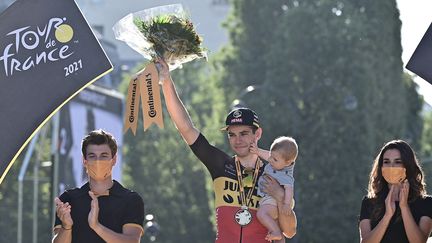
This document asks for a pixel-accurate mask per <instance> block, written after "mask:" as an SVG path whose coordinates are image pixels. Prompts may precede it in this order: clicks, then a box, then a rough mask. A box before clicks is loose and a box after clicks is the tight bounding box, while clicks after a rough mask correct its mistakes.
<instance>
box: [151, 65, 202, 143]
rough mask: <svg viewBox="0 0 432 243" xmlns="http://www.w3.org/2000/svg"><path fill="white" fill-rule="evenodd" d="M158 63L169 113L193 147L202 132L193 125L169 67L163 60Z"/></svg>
mask: <svg viewBox="0 0 432 243" xmlns="http://www.w3.org/2000/svg"><path fill="white" fill-rule="evenodd" d="M157 63H158V64H159V65H158V69H159V79H160V81H161V82H162V92H163V94H164V97H165V103H166V106H167V109H168V113H169V114H170V116H171V120H172V121H173V122H174V124H175V126H176V128H177V130H178V131H179V133H180V134H181V136H182V137H183V139H184V140H185V141H186V143H187V144H188V145H191V144H193V143H194V142H195V141H196V139H197V138H198V136H199V134H200V131H199V130H198V129H196V128H195V126H194V125H193V123H192V120H191V118H190V116H189V114H188V112H187V110H186V108H185V106H184V105H183V103H182V101H181V100H180V98H179V96H178V93H177V90H176V88H175V85H174V82H173V80H172V79H171V75H170V73H169V69H168V65H167V64H166V63H165V61H163V60H161V59H159V60H158V61H157Z"/></svg>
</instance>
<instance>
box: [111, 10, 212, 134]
mask: <svg viewBox="0 0 432 243" xmlns="http://www.w3.org/2000/svg"><path fill="white" fill-rule="evenodd" d="M113 31H114V36H115V37H116V39H118V40H121V41H124V42H126V44H128V45H129V46H130V47H131V48H132V49H134V50H135V51H137V52H138V53H140V54H141V55H142V56H143V57H144V58H146V59H148V60H149V62H148V64H147V65H146V66H145V68H144V69H143V70H141V71H140V72H138V73H136V74H135V75H134V77H133V78H132V79H131V80H130V82H129V88H128V95H127V98H126V107H125V114H124V129H123V131H124V133H126V132H127V131H128V130H131V131H132V133H133V134H134V135H135V134H136V129H137V124H138V112H139V106H140V99H141V106H142V113H143V123H144V124H143V126H144V131H145V130H147V129H148V128H149V127H150V125H151V124H153V123H154V124H156V125H158V126H159V127H160V128H163V126H164V124H163V118H162V105H161V99H160V91H159V81H160V80H159V75H158V74H159V72H158V70H157V66H156V64H155V61H156V60H157V59H163V60H164V61H165V62H166V63H167V64H168V66H169V69H170V70H171V71H172V70H174V69H176V68H178V67H181V66H182V64H184V63H187V62H190V61H192V60H194V59H196V58H202V57H207V52H206V50H205V48H203V47H202V46H201V44H202V39H201V37H200V36H199V35H198V34H197V33H196V31H195V28H194V26H193V24H192V22H191V21H190V19H189V17H188V14H187V13H186V12H185V11H184V10H183V6H182V5H181V4H172V5H164V6H158V7H154V8H149V9H145V10H142V11H138V12H135V13H130V14H128V15H126V16H125V17H123V18H122V19H120V20H119V21H118V22H117V23H116V24H115V25H114V26H113Z"/></svg>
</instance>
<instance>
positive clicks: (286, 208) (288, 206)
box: [279, 203, 292, 215]
mask: <svg viewBox="0 0 432 243" xmlns="http://www.w3.org/2000/svg"><path fill="white" fill-rule="evenodd" d="M279 213H282V214H284V215H291V213H292V207H291V203H284V204H282V206H281V207H280V208H279Z"/></svg>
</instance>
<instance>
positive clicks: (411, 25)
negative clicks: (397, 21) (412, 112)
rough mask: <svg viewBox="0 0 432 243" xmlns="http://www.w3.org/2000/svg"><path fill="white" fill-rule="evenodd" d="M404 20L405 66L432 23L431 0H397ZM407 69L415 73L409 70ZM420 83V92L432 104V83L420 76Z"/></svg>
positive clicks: (403, 45)
mask: <svg viewBox="0 0 432 243" xmlns="http://www.w3.org/2000/svg"><path fill="white" fill-rule="evenodd" d="M396 2H397V4H398V8H399V11H400V18H401V21H402V30H401V37H402V48H403V51H402V61H403V62H404V67H405V65H406V64H407V63H408V61H409V59H410V57H411V55H412V54H413V52H414V50H415V48H416V47H417V45H418V44H419V42H420V40H421V38H422V37H423V35H424V34H425V32H426V30H427V28H428V27H429V25H430V24H431V23H432V11H431V10H432V1H431V0H397V1H396ZM405 71H407V72H409V73H410V74H413V73H412V72H410V71H409V70H407V69H405ZM415 81H416V83H417V84H418V85H419V93H420V94H422V95H423V96H424V99H425V101H426V102H428V103H429V104H431V105H432V85H431V84H429V83H428V82H426V81H425V80H423V79H422V78H420V77H416V78H415Z"/></svg>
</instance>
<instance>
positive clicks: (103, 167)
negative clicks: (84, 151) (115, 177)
mask: <svg viewBox="0 0 432 243" xmlns="http://www.w3.org/2000/svg"><path fill="white" fill-rule="evenodd" d="M112 167H113V163H112V159H110V160H87V163H86V169H87V174H88V175H89V176H90V177H91V178H93V179H94V180H104V179H106V178H107V177H109V176H110V175H111V173H112Z"/></svg>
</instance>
